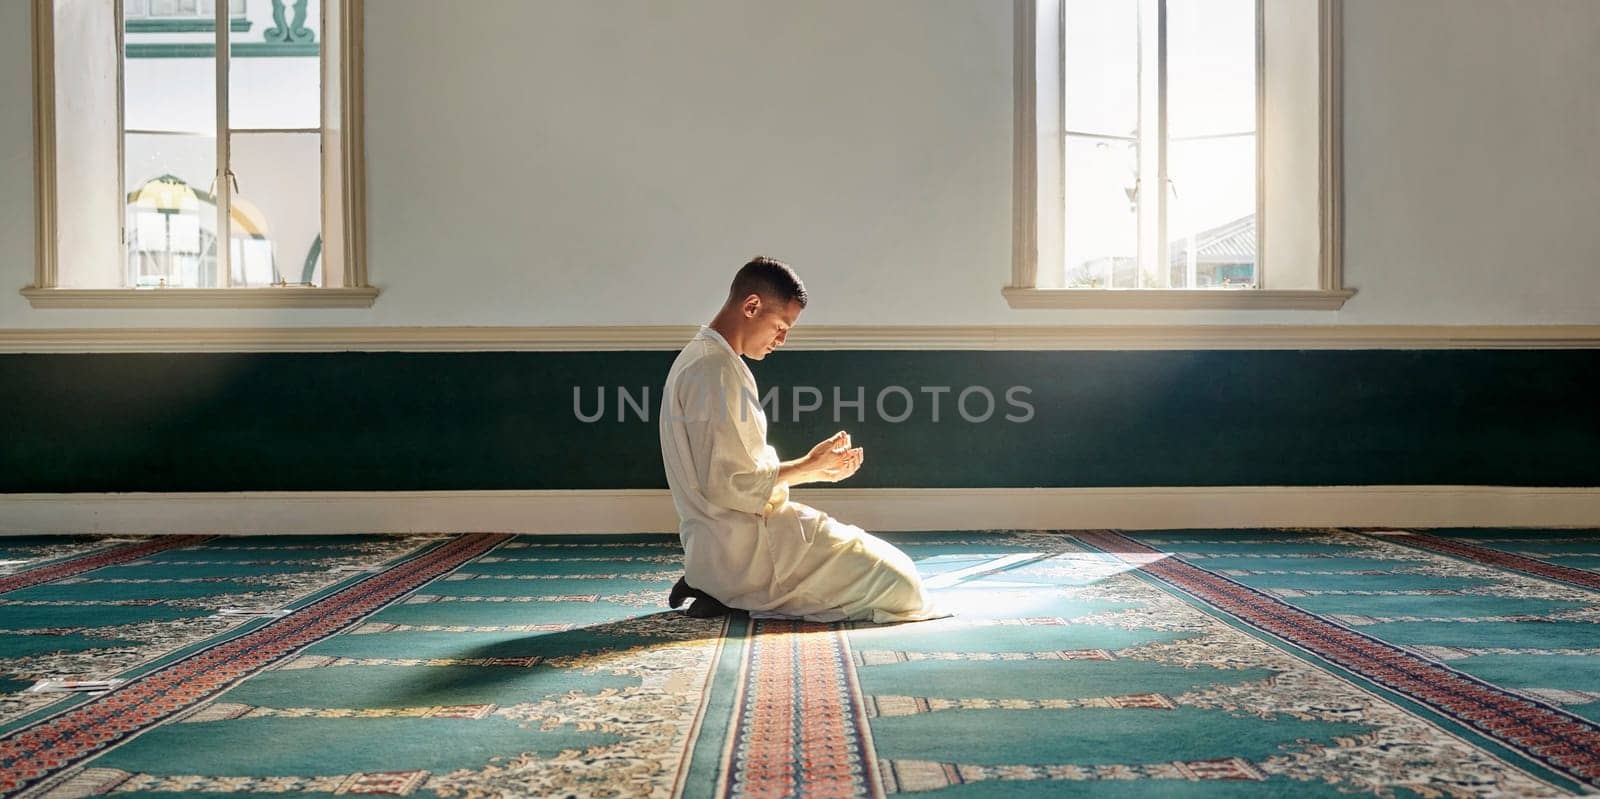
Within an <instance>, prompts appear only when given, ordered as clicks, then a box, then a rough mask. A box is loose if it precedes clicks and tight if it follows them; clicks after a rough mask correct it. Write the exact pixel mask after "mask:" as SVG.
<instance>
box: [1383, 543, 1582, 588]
mask: <svg viewBox="0 0 1600 799" xmlns="http://www.w3.org/2000/svg"><path fill="white" fill-rule="evenodd" d="M1382 538H1383V540H1385V541H1393V542H1395V543H1398V544H1407V545H1410V546H1414V547H1416V548H1418V549H1425V550H1428V551H1430V552H1439V553H1442V554H1445V555H1454V556H1455V557H1458V558H1462V559H1464V560H1470V561H1473V562H1474V563H1481V564H1483V565H1485V566H1493V567H1495V568H1500V569H1510V570H1511V571H1516V572H1521V573H1523V574H1528V575H1532V576H1534V577H1543V578H1545V579H1547V580H1556V581H1558V582H1563V583H1567V584H1568V585H1576V586H1579V587H1581V588H1588V589H1592V590H1595V591H1600V574H1597V573H1595V572H1592V571H1586V570H1584V569H1574V568H1572V567H1571V566H1562V565H1560V564H1558V563H1546V562H1544V561H1542V560H1539V559H1537V558H1530V557H1526V556H1524V555H1518V554H1515V553H1512V552H1504V551H1501V550H1498V549H1491V548H1489V547H1483V546H1478V545H1477V544H1469V543H1467V542H1466V541H1460V540H1457V539H1453V538H1443V537H1441V536H1436V535H1427V534H1425V533H1406V534H1404V535H1385V536H1383V537H1382Z"/></svg>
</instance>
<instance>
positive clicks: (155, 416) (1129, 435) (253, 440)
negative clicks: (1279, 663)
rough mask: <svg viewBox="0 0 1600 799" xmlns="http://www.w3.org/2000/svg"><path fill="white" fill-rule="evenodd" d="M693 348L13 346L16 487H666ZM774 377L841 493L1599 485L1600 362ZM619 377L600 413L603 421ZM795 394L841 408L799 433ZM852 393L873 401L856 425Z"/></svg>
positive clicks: (1007, 366) (7, 386)
mask: <svg viewBox="0 0 1600 799" xmlns="http://www.w3.org/2000/svg"><path fill="white" fill-rule="evenodd" d="M673 357H674V353H671V352H572V353H315V354H286V353H255V354H93V355H6V356H0V403H3V405H4V407H6V408H7V409H8V412H9V421H7V422H6V430H7V434H6V435H5V436H4V437H0V492H78V491H93V492H105V491H242V490H419V489H585V488H662V487H664V486H665V479H664V477H663V476H662V470H661V456H660V449H659V446H658V444H657V434H656V423H655V414H656V410H657V407H658V405H659V402H660V384H661V382H662V380H663V379H664V378H665V375H666V372H667V368H668V366H669V365H670V364H671V362H672V358H673ZM753 369H754V371H755V372H756V376H757V378H758V380H760V382H761V384H762V386H763V389H764V390H765V389H767V388H769V387H777V388H778V393H777V397H778V399H779V403H780V404H779V408H778V410H779V414H778V416H777V419H776V420H774V421H773V423H772V425H771V430H770V438H771V441H772V443H773V444H774V446H776V447H777V448H778V450H779V452H780V453H781V454H783V455H784V456H785V457H795V456H797V455H799V454H800V453H802V452H803V451H804V448H805V447H807V446H809V445H810V444H811V443H813V442H815V441H817V440H819V439H821V438H823V437H825V436H827V435H828V434H830V433H832V432H833V431H834V430H837V429H840V428H845V429H848V430H850V431H851V433H852V435H853V436H854V438H855V441H856V442H857V443H858V444H859V445H861V446H864V447H866V448H867V451H868V456H869V457H868V459H867V466H866V468H864V469H863V470H862V471H861V472H860V473H859V474H858V475H856V477H854V478H853V479H851V480H850V481H849V482H848V483H845V484H841V487H845V486H848V487H857V488H874V487H910V488H928V487H1026V486H1049V487H1068V486H1222V485H1294V486H1306V485H1385V484H1396V485H1507V486H1600V458H1596V457H1595V455H1594V453H1595V452H1597V451H1600V415H1597V414H1596V413H1595V411H1594V407H1595V405H1594V398H1595V397H1596V396H1597V395H1600V351H1592V350H1564V351H1461V350H1438V351H1389V350H1369V351H1172V352H1151V351H1140V352H967V351H955V352H781V353H778V354H776V355H774V356H772V357H771V358H769V359H768V360H767V361H766V362H765V363H757V364H754V365H753ZM619 386H620V387H624V388H626V389H627V392H628V396H629V398H630V399H631V402H629V403H627V404H625V405H624V406H623V407H622V411H623V416H624V421H620V422H619V421H618V420H617V418H618V399H619V397H618V393H617V388H618V387H619ZM895 386H898V387H902V388H904V389H905V390H906V391H905V394H906V395H908V396H910V397H911V398H912V399H913V400H914V404H913V405H912V407H911V411H912V412H911V415H910V416H909V417H907V418H906V419H905V421H902V422H899V423H892V422H891V421H889V420H888V419H885V418H884V417H883V416H881V415H880V414H879V412H878V409H877V408H876V407H875V405H876V402H875V400H876V398H877V397H878V396H879V395H880V394H883V393H884V392H885V390H886V389H888V388H890V387H895ZM601 387H604V391H605V401H606V406H605V414H604V416H602V417H601V418H599V419H597V420H596V421H593V422H584V421H582V420H581V419H580V418H579V413H582V414H583V415H584V416H591V415H593V414H594V412H595V410H596V398H597V397H598V396H599V391H600V389H601ZM938 387H949V391H948V393H944V392H939V391H938ZM971 387H983V388H984V389H987V390H988V391H989V392H990V394H991V395H992V396H993V397H994V398H995V410H994V412H993V413H992V415H990V416H989V417H988V418H987V420H986V421H983V422H971V421H967V419H965V418H963V416H962V414H961V413H960V412H959V408H958V406H957V400H958V397H959V394H960V393H961V392H962V391H963V389H968V388H971ZM1014 387H1024V388H1026V389H1027V392H1026V393H1015V394H1013V397H1012V398H1013V399H1016V400H1020V401H1022V402H1024V403H1026V404H1027V405H1028V406H1030V407H1031V409H1032V416H1031V418H1028V419H1026V421H1008V420H1007V419H1006V417H1007V416H1008V415H1009V416H1012V417H1020V416H1023V415H1024V413H1023V411H1022V410H1021V408H1020V407H1019V406H1018V405H1016V404H1008V402H1007V395H1006V392H1007V390H1008V389H1012V388H1014ZM575 388H576V389H577V390H578V392H579V396H578V399H579V404H578V406H577V407H576V408H575V406H574V389H575ZM797 388H798V389H800V393H799V396H800V399H802V400H805V401H807V404H811V403H812V402H814V401H815V400H818V399H820V408H818V409H817V410H813V411H809V412H805V413H802V414H801V415H800V418H799V421H795V420H794V416H793V414H794V407H793V402H792V400H793V399H794V398H795V396H796V394H795V390H796V389H797ZM811 388H814V389H815V390H816V394H815V395H813V394H812V393H811V391H810V390H809V389H811ZM836 388H837V389H838V390H839V391H840V394H841V398H842V399H844V400H846V401H851V400H854V399H855V398H856V397H857V394H858V390H859V393H860V395H861V396H862V397H863V398H864V400H865V402H864V404H863V406H862V407H861V408H859V409H858V408H856V407H853V406H845V407H842V408H840V409H839V410H840V412H841V413H840V421H838V422H836V421H835V420H834V416H833V411H834V406H833V397H832V393H833V391H834V390H835V389H836ZM646 389H648V391H649V399H648V401H644V400H643V394H644V393H645V391H646ZM936 394H937V396H938V397H939V399H940V402H941V406H940V411H941V413H940V420H939V421H938V422H937V423H935V422H934V421H933V420H932V407H931V400H932V399H933V397H934V396H935V395H936ZM968 400H969V402H968V406H967V407H968V411H969V414H968V415H969V416H978V415H981V414H982V411H983V409H984V407H983V406H984V402H983V395H982V392H981V391H976V390H974V391H971V392H969V396H968ZM640 407H642V408H643V409H644V410H645V411H647V412H648V414H649V417H650V420H649V421H642V420H640V418H639V417H640V415H641V414H640V412H639V410H638V408H640ZM886 410H887V412H888V414H887V415H888V416H890V417H898V416H900V415H901V414H902V413H903V412H904V411H905V410H906V408H905V403H904V401H903V397H902V395H901V394H899V393H898V392H891V393H890V395H889V399H888V400H887V402H886ZM858 415H864V416H865V421H858V420H857V419H858Z"/></svg>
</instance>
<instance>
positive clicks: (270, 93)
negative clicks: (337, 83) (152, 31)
mask: <svg viewBox="0 0 1600 799" xmlns="http://www.w3.org/2000/svg"><path fill="white" fill-rule="evenodd" d="M268 5H269V4H268V3H265V2H263V3H260V4H259V8H253V9H252V10H253V13H252V19H253V20H254V24H253V25H252V26H251V29H250V30H249V31H243V32H241V31H233V30H230V31H229V32H228V42H229V44H228V54H229V56H230V57H231V58H230V60H229V62H228V126H229V127H230V128H232V129H233V130H247V129H263V128H264V129H269V130H283V129H301V130H304V129H310V128H317V127H320V126H321V125H322V99H321V92H322V59H321V58H320V56H319V55H318V54H317V53H316V52H313V53H310V54H305V53H303V52H301V51H300V50H296V49H295V47H294V46H312V45H316V44H318V43H320V42H321V41H322V3H321V2H320V0H285V1H284V5H285V6H286V8H285V11H286V12H287V13H285V15H284V24H285V26H286V27H285V28H284V29H282V30H279V29H278V27H277V22H276V20H275V19H274V18H273V16H272V14H271V13H270V9H268V8H267V7H268ZM302 9H303V10H304V13H303V14H302V13H301V10H302ZM262 12H266V13H262ZM297 21H298V22H299V23H300V24H298V25H296V22H297ZM274 45H276V46H274ZM317 49H318V50H320V48H317ZM286 53H287V54H286ZM234 171H236V172H237V171H238V170H234Z"/></svg>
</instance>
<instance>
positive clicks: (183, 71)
mask: <svg viewBox="0 0 1600 799" xmlns="http://www.w3.org/2000/svg"><path fill="white" fill-rule="evenodd" d="M125 8H127V9H128V10H129V11H130V12H131V13H130V16H138V15H139V14H140V12H144V11H148V12H149V13H150V14H151V15H153V16H174V15H181V14H189V15H193V14H195V13H197V6H196V5H195V4H194V3H192V2H191V3H189V4H188V6H187V7H186V6H185V5H184V4H183V3H180V2H176V0H165V1H163V0H150V2H149V3H130V4H128V5H127V6H125ZM124 34H125V36H126V39H127V42H128V44H129V45H135V44H141V43H150V42H151V41H154V40H158V39H160V37H161V34H148V33H137V32H132V33H130V32H127V31H124ZM122 64H123V85H122V92H123V95H122V102H123V125H124V129H123V175H122V178H123V190H124V192H125V196H124V198H123V201H124V203H125V205H124V210H125V220H124V228H123V229H124V236H125V239H126V245H127V253H128V264H127V273H126V277H125V280H126V281H127V285H128V286H129V287H139V286H172V287H186V288H202V287H213V286H216V285H217V275H216V251H215V247H214V246H213V244H212V242H214V241H215V240H216V227H217V221H216V217H217V212H216V205H215V204H214V200H213V199H212V197H211V194H210V190H211V186H212V181H213V179H214V177H215V175H216V172H217V139H216V128H217V108H216V83H217V71H216V70H217V65H216V59H214V58H209V57H181V58H138V57H134V58H128V57H124V58H123V62H122Z"/></svg>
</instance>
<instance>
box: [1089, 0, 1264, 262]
mask: <svg viewBox="0 0 1600 799" xmlns="http://www.w3.org/2000/svg"><path fill="white" fill-rule="evenodd" d="M1063 11H1064V17H1063V19H1064V26H1063V27H1064V31H1063V32H1064V34H1065V38H1064V41H1063V45H1064V46H1063V59H1064V64H1063V67H1064V69H1063V79H1064V80H1063V98H1062V100H1063V103H1062V105H1063V122H1064V127H1065V137H1064V141H1063V142H1062V146H1063V154H1064V173H1065V174H1064V177H1065V201H1066V202H1065V214H1066V218H1065V236H1066V263H1065V269H1066V285H1067V286H1069V287H1075V288H1207V287H1226V286H1236V287H1248V286H1254V285H1256V284H1257V282H1258V272H1257V269H1256V252H1257V248H1256V225H1255V214H1256V184H1257V179H1256V175H1257V170H1256V155H1257V136H1256V114H1257V108H1256V97H1257V90H1256V55H1257V53H1256V42H1257V40H1258V37H1257V19H1256V2H1255V0H1137V1H1130V0H1064V5H1063ZM1163 22H1164V25H1163V24H1162V23H1163ZM1163 177H1164V179H1163ZM1162 183H1165V191H1164V192H1158V191H1156V187H1157V186H1160V185H1161V184H1162Z"/></svg>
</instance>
